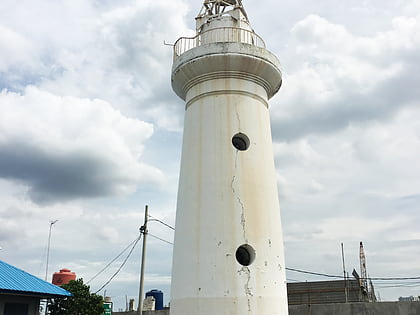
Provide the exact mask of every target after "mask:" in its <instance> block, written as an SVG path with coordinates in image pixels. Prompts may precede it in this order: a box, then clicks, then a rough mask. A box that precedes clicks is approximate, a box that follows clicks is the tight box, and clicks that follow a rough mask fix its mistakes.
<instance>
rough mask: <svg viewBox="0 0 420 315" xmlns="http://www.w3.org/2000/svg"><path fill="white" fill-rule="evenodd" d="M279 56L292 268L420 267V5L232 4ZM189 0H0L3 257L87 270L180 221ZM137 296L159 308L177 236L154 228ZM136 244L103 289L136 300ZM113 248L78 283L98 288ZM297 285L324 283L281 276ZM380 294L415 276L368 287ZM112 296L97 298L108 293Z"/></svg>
mask: <svg viewBox="0 0 420 315" xmlns="http://www.w3.org/2000/svg"><path fill="white" fill-rule="evenodd" d="M243 4H244V6H245V9H246V11H247V13H248V16H249V19H250V22H251V25H252V27H253V28H254V30H255V31H256V33H257V34H259V35H260V36H261V37H263V38H264V40H265V42H266V45H267V48H268V49H269V50H270V51H271V52H273V53H274V54H275V55H276V56H278V58H279V60H280V62H281V65H282V72H283V85H282V88H281V90H280V91H279V93H278V94H277V95H276V96H275V97H274V98H273V99H271V100H270V115H271V125H272V136H273V145H274V158H275V163H276V171H277V179H278V190H279V198H280V204H281V215H282V226H283V234H284V242H285V257H286V267H288V268H295V269H300V270H307V271H313V272H318V273H324V274H329V275H341V274H342V259H341V245H340V244H341V243H343V244H344V250H345V261H346V268H347V270H348V271H349V273H350V274H351V271H352V269H353V268H355V269H356V270H359V242H360V241H363V243H364V246H365V251H366V262H367V271H368V274H369V275H370V276H371V277H420V269H419V264H418V262H419V261H420V229H419V226H420V163H419V157H420V88H419V86H420V58H419V56H420V2H419V1H418V0H394V1H390V0H358V1H355V0H348V1H332V0H321V1H309V0H293V1H291V0H284V1H278V0H265V1H264V2H261V1H251V0H243ZM201 5H202V2H201V1H198V0H195V1H193V0H179V1H167V0H153V1H152V0H138V1H136V0H120V1H110V0H74V1H62V0H59V1H57V0H21V1H18V2H16V1H13V0H2V1H1V2H0V113H1V114H0V248H1V250H0V259H1V260H3V261H5V262H7V263H10V264H12V265H15V266H17V267H19V268H22V269H24V270H26V271H28V272H30V273H32V274H34V275H37V276H39V277H41V278H44V277H45V273H46V253H47V243H48V233H49V228H50V221H52V220H58V221H57V223H55V224H54V225H53V226H52V229H51V232H52V233H51V246H50V255H49V266H48V277H47V278H48V280H51V277H52V273H53V272H57V271H59V270H60V269H62V268H69V269H71V270H72V271H74V272H76V274H77V275H78V277H81V278H83V279H84V280H85V282H88V281H89V280H91V279H92V278H93V277H94V276H95V275H96V273H97V272H98V271H100V270H101V269H102V268H104V267H105V266H106V265H107V263H108V262H110V261H111V260H112V259H113V258H115V257H116V256H117V255H118V254H119V253H121V252H122V251H123V250H124V249H125V248H129V244H131V243H132V242H133V241H134V240H135V239H136V238H137V237H138V235H139V227H140V226H141V225H142V222H143V220H144V217H143V216H144V207H145V205H146V204H148V205H149V212H150V214H151V215H152V216H153V217H154V218H157V219H159V220H161V221H162V222H165V223H167V224H168V225H170V226H174V222H175V211H176V194H177V186H178V173H179V167H180V152H181V145H182V128H183V116H184V105H183V102H182V101H181V100H180V99H179V98H178V97H177V96H176V95H175V94H174V92H173V91H172V89H171V83H170V76H171V65H172V47H171V46H169V45H165V44H164V43H166V44H173V43H174V42H175V41H176V40H177V39H178V38H179V37H182V36H193V35H194V33H195V21H194V17H195V16H196V15H197V14H198V12H199V11H200V8H201ZM149 232H150V233H151V234H152V235H153V236H155V237H156V236H157V237H159V238H160V239H163V240H165V241H168V242H169V243H166V242H163V241H161V240H159V239H157V238H155V237H153V236H149V238H148V242H147V264H146V276H145V290H146V291H147V290H150V289H160V290H162V291H163V292H164V294H165V302H166V303H168V302H169V296H170V280H171V277H170V275H171V255H172V245H171V244H170V243H171V242H172V241H173V230H172V229H170V228H168V227H167V226H165V225H163V224H161V223H160V222H159V221H152V222H150V223H149ZM140 251H141V246H140V244H139V245H138V246H136V247H135V249H134V250H133V252H132V254H131V256H130V257H129V259H128V260H127V263H126V264H125V266H124V267H123V268H122V269H121V272H120V273H119V274H118V275H117V276H116V277H115V278H114V279H113V281H111V282H110V283H109V284H108V285H107V286H106V287H105V288H104V289H102V290H100V291H99V292H98V294H106V295H107V296H111V297H112V299H113V301H114V310H118V309H125V306H126V304H125V303H126V302H125V301H126V298H127V299H131V298H136V300H137V297H138V286H139V270H140ZM127 254H128V250H127V251H125V252H124V253H123V254H122V255H121V256H120V257H119V258H118V259H117V260H116V262H115V263H113V264H112V265H111V266H110V267H109V268H108V269H107V270H106V271H105V272H103V273H101V274H100V275H99V276H97V277H96V278H94V279H93V280H92V281H90V282H89V285H90V286H91V290H92V291H93V292H95V291H96V290H99V289H100V288H101V287H102V286H103V285H104V284H105V283H106V282H107V281H108V280H109V279H110V277H111V276H112V275H113V274H114V273H115V272H116V271H117V269H118V267H119V266H120V265H121V264H122V262H123V260H124V258H125V257H126V256H127ZM287 279H288V280H289V281H291V282H293V281H306V280H308V281H309V280H327V279H326V278H325V277H318V276H313V275H308V274H303V273H297V272H291V271H288V272H287ZM374 284H375V287H376V292H377V294H378V295H379V297H380V299H381V300H387V301H392V300H397V299H398V297H400V296H410V295H413V296H418V295H419V294H420V282H419V280H417V282H410V284H408V283H407V281H405V282H401V281H399V282H396V281H392V282H390V281H374ZM105 290H106V292H105Z"/></svg>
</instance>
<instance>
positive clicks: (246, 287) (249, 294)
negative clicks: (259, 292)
mask: <svg viewBox="0 0 420 315" xmlns="http://www.w3.org/2000/svg"><path fill="white" fill-rule="evenodd" d="M239 274H240V275H241V274H245V275H246V283H245V284H244V290H245V295H246V297H247V300H248V312H249V313H250V312H251V298H252V297H253V296H254V294H253V293H252V288H251V287H250V285H249V284H250V282H251V271H250V270H249V268H248V267H245V266H244V267H242V268H241V270H239Z"/></svg>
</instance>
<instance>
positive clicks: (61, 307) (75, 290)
mask: <svg viewBox="0 0 420 315" xmlns="http://www.w3.org/2000/svg"><path fill="white" fill-rule="evenodd" d="M61 287H62V288H63V289H65V290H67V291H69V292H71V293H72V294H73V296H69V297H66V298H59V299H54V300H52V302H51V304H49V306H48V310H49V313H50V314H51V315H102V314H103V312H104V307H103V299H102V296H100V295H97V294H95V293H90V287H89V286H88V285H86V284H84V283H83V279H77V280H71V281H70V282H69V283H67V284H63V285H62V286H61Z"/></svg>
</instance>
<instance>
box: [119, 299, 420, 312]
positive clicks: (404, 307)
mask: <svg viewBox="0 0 420 315" xmlns="http://www.w3.org/2000/svg"><path fill="white" fill-rule="evenodd" d="M112 314H113V315H138V313H137V312H123V313H118V312H113V313H112ZM143 315H169V310H168V309H166V310H161V311H155V312H153V311H145V312H143ZM289 315H420V302H378V303H347V304H345V303H337V304H314V305H291V306H289Z"/></svg>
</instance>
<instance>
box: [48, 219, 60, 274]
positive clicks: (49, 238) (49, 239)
mask: <svg viewBox="0 0 420 315" xmlns="http://www.w3.org/2000/svg"><path fill="white" fill-rule="evenodd" d="M57 221H58V220H52V221H50V231H49V233H48V245H47V264H46V266H45V281H47V278H48V260H49V258H50V244H51V229H52V226H53V225H54V224H55V223H57Z"/></svg>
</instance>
